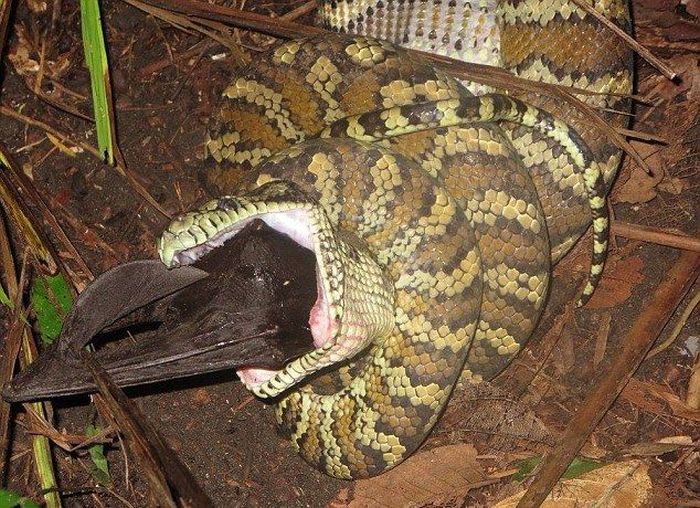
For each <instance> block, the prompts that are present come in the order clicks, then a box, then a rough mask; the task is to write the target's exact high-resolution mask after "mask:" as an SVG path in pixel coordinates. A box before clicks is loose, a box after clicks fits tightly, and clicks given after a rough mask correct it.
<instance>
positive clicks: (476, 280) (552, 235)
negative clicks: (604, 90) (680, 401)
mask: <svg viewBox="0 0 700 508" xmlns="http://www.w3.org/2000/svg"><path fill="white" fill-rule="evenodd" d="M380 3H381V2H377V5H378V4H380ZM402 3H403V2H393V3H392V2H389V4H393V5H394V6H398V5H399V4H402ZM410 3H411V4H414V2H410ZM429 3H430V2H422V3H421V4H429ZM439 3H440V2H435V4H439ZM452 3H453V2H449V4H450V5H451V4H452ZM349 4H350V2H348V5H349ZM415 4H418V2H415ZM443 4H447V2H443ZM341 5H345V7H347V6H348V5H346V4H345V3H344V2H337V5H336V7H338V8H339V7H340V6H341ZM346 13H347V11H346ZM556 16H557V14H556V13H554V15H553V17H556ZM213 123H214V128H213V129H212V131H211V137H210V139H209V141H208V142H207V147H208V150H209V152H210V154H211V155H212V157H213V158H214V160H215V162H216V164H215V167H214V168H212V170H211V171H210V173H209V174H208V179H209V183H210V185H211V186H212V187H213V188H215V189H217V190H218V191H219V192H223V193H225V194H227V195H226V196H224V197H222V198H219V199H215V200H213V201H211V202H209V203H207V204H206V205H204V206H203V207H202V208H200V209H199V210H197V211H194V212H191V213H189V214H186V215H184V216H182V217H180V218H178V219H177V220H176V221H174V222H173V223H172V224H171V225H170V226H169V227H168V229H167V231H166V232H165V233H164V234H163V237H162V239H161V245H160V251H161V257H162V259H163V260H164V262H166V263H167V264H169V265H176V264H178V263H185V262H188V260H191V258H192V256H193V254H192V253H193V252H194V251H197V250H199V251H201V249H203V248H204V249H207V248H211V247H210V246H214V247H215V246H216V245H217V244H220V243H221V241H223V237H224V236H225V235H230V234H235V231H236V230H237V229H239V228H240V227H241V226H242V224H244V223H245V222H246V221H248V220H250V219H251V218H253V217H259V218H262V219H263V220H265V221H266V222H268V223H269V224H271V225H272V226H273V227H276V228H278V229H280V230H283V231H285V232H288V233H289V234H291V235H292V237H293V238H295V239H296V240H297V241H299V243H301V244H303V245H306V246H308V247H309V248H311V249H313V250H314V252H315V253H316V258H317V272H318V281H319V288H320V290H321V291H320V294H322V295H323V298H324V301H323V302H321V303H322V304H323V305H321V307H319V308H323V309H325V311H324V312H325V314H324V313H323V312H321V313H320V314H322V315H319V313H317V314H314V312H315V311H317V309H316V306H315V308H314V310H312V316H311V319H312V327H314V323H316V326H315V328H318V329H323V331H324V340H322V341H320V342H319V344H317V346H318V348H317V349H316V350H314V351H313V352H311V353H309V354H307V355H305V356H303V357H301V358H299V359H297V360H294V361H292V362H291V363H290V364H288V365H287V366H286V367H285V368H284V369H282V370H281V371H278V372H273V373H268V375H267V376H266V377H264V378H261V379H258V378H255V377H247V376H243V375H242V376H241V378H242V380H243V381H244V383H246V385H247V386H248V388H249V389H251V390H252V391H253V392H254V393H256V394H258V395H259V396H262V397H276V396H280V399H279V401H278V406H277V416H278V421H279V423H280V425H281V427H282V429H283V430H284V431H285V432H286V433H288V434H289V435H290V437H291V438H292V441H293V443H294V444H295V446H296V447H297V448H298V449H299V450H300V452H301V454H302V455H303V456H304V457H305V458H306V459H307V460H308V461H309V462H311V463H312V464H314V465H316V466H317V467H319V468H321V469H322V470H324V471H326V472H328V473H329V474H331V475H334V476H338V477H343V478H357V477H363V476H370V475H374V474H378V473H381V472H382V471H384V470H386V469H388V468H390V467H393V466H395V465H396V464H398V463H399V462H401V461H402V460H403V459H405V458H406V457H407V456H408V455H410V453H412V452H413V450H415V449H416V448H417V447H418V446H419V445H420V443H421V442H422V441H423V439H424V438H425V436H426V435H427V433H428V432H429V431H430V429H431V428H432V426H433V425H434V424H435V422H436V421H437V418H438V417H439V415H440V413H441V411H442V409H443V408H444V405H445V404H446V402H447V400H448V398H449V395H450V393H451V391H452V389H453V387H454V385H455V384H456V382H457V380H458V379H459V378H460V376H463V377H465V378H468V379H472V380H475V381H478V380H480V379H482V378H491V377H493V375H495V374H496V373H497V372H499V371H500V370H501V369H502V368H503V367H504V366H505V365H506V364H507V363H508V362H509V361H510V359H511V358H512V357H513V355H514V354H515V353H516V352H517V351H518V350H519V349H520V347H522V345H523V344H524V343H525V341H526V340H527V339H528V338H529V336H530V334H531V332H532V329H533V327H534V326H535V324H536V322H537V320H538V318H539V315H540V313H541V310H542V305H543V303H544V300H545V298H546V293H547V289H548V282H549V276H550V264H551V260H552V259H554V260H556V259H558V257H559V255H560V254H561V252H564V251H565V250H566V249H567V248H568V247H569V246H570V245H571V244H572V242H573V241H575V239H576V238H578V236H580V235H581V233H582V231H583V230H584V229H585V227H586V226H587V225H588V224H590V222H591V217H593V218H594V233H595V234H594V236H595V246H594V247H595V253H594V264H593V267H592V275H591V278H590V279H589V286H587V288H586V290H585V293H584V297H585V296H586V295H587V294H589V293H590V291H591V290H592V284H595V282H596V280H597V278H598V277H599V275H600V269H601V268H602V261H603V259H604V254H605V241H606V237H605V235H606V232H607V219H606V216H605V201H604V195H605V183H604V181H603V178H602V175H601V169H602V170H603V171H604V172H605V173H606V174H607V173H608V172H609V171H608V169H609V168H608V167H607V166H605V165H602V164H601V162H600V161H601V153H603V152H601V151H600V150H599V149H597V148H596V147H593V150H592V151H591V149H589V147H588V146H587V141H588V140H587V139H586V141H584V140H583V139H581V137H580V136H579V135H578V133H577V132H576V130H574V129H573V128H571V127H570V126H568V125H566V124H565V123H562V122H561V121H559V120H557V119H556V118H555V117H553V116H552V115H549V114H548V113H546V112H544V111H542V110H541V109H538V108H536V107H533V106H532V105H529V104H527V103H525V102H521V101H519V100H517V99H514V98H509V97H506V96H503V95H499V94H489V95H486V96H482V97H473V96H471V94H469V93H468V92H466V89H465V88H464V87H463V86H462V85H461V84H460V83H458V82H457V81H455V80H454V79H452V78H450V77H448V76H446V75H444V74H442V73H441V72H439V71H437V70H435V69H434V68H432V67H431V66H430V65H428V64H426V63H425V62H423V61H421V60H419V59H416V58H412V57H410V56H409V55H408V54H407V53H406V52H405V51H403V50H401V49H400V48H397V47H395V46H393V45H392V44H390V43H386V42H381V41H377V40H374V39H370V38H365V37H361V36H324V37H317V38H312V39H307V40H299V41H291V42H287V43H284V44H281V45H280V46H278V47H277V48H275V49H273V50H272V51H271V52H270V53H269V54H268V55H266V56H263V57H261V58H260V59H259V60H258V61H257V62H256V63H255V64H254V65H253V66H252V67H251V68H249V69H248V70H247V71H246V72H245V73H244V74H243V75H241V76H240V77H238V78H236V79H235V80H234V81H233V83H232V84H231V86H229V87H228V88H227V89H226V91H225V92H224V101H223V104H222V107H221V110H220V113H219V117H218V118H215V119H214V122H213ZM503 125H505V126H506V127H507V128H503ZM527 136H530V138H529V139H531V140H532V143H531V144H532V146H528V144H527V143H526V140H527V139H528V138H527ZM584 139H585V138H584ZM511 140H512V141H511ZM527 150H530V152H527ZM538 150H540V151H539V152H538ZM608 162H609V161H608ZM552 196H554V198H552ZM558 198H561V199H562V200H563V201H566V202H567V204H566V205H565V208H566V209H568V210H569V211H571V210H574V211H581V210H585V213H583V212H582V213H581V214H580V216H579V217H578V218H574V219H572V218H571V217H568V216H567V214H562V213H559V212H558V211H556V210H555V209H554V208H556V203H554V201H553V200H554V199H558ZM579 208H580V209H581V210H579ZM550 220H551V223H550ZM295 235H296V236H295ZM317 305H318V304H317ZM318 323H321V325H319V324H318ZM314 337H315V338H316V335H314Z"/></svg>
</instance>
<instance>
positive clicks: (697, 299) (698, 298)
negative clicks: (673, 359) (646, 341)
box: [647, 291, 700, 409]
mask: <svg viewBox="0 0 700 508" xmlns="http://www.w3.org/2000/svg"><path fill="white" fill-rule="evenodd" d="M698 303H700V291H698V292H697V293H696V294H695V296H693V298H691V300H690V303H688V305H687V306H686V308H685V310H684V311H683V314H681V317H679V318H678V322H677V323H676V326H674V327H673V330H671V333H669V334H668V337H667V338H666V340H665V341H663V342H662V343H661V344H658V345H657V346H656V347H654V349H652V350H651V351H649V354H648V355H647V360H648V359H649V358H653V357H655V356H656V355H658V354H659V353H660V352H661V351H663V350H665V349H666V348H668V346H670V345H671V344H673V343H674V342H675V340H676V339H677V338H678V335H680V333H681V330H682V329H683V327H684V326H685V323H686V322H687V321H688V318H689V317H690V315H691V314H692V313H693V311H694V310H695V307H697V306H698ZM696 409H697V408H696Z"/></svg>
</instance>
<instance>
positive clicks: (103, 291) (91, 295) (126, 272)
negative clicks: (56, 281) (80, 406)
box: [2, 260, 208, 402]
mask: <svg viewBox="0 0 700 508" xmlns="http://www.w3.org/2000/svg"><path fill="white" fill-rule="evenodd" d="M207 275H208V274H207V272H205V271H203V270H200V269H198V268H194V267H190V266H184V267H181V268H175V269H172V270H170V269H168V268H166V267H165V265H163V264H162V263H161V262H160V261H157V260H141V261H133V262H130V263H125V264H123V265H119V266H117V267H115V268H113V269H111V270H109V271H107V272H105V273H103V274H102V275H100V276H99V277H97V279H95V281H94V282H93V283H92V284H90V286H89V287H88V288H87V289H86V290H85V291H83V293H81V294H80V296H79V297H78V299H77V301H76V302H75V305H74V306H73V309H72V310H71V312H70V313H69V314H68V317H67V318H66V320H65V322H64V324H63V330H62V331H61V336H60V337H59V338H58V340H57V341H56V343H55V344H54V345H53V346H51V347H50V348H49V349H48V350H47V351H45V352H44V353H43V354H42V355H41V356H40V357H39V359H38V360H37V361H35V362H34V363H33V364H32V365H30V366H29V368H28V369H27V370H25V371H24V372H22V373H20V374H19V375H18V376H17V377H16V378H15V379H14V380H13V381H12V382H11V383H9V384H7V385H5V387H4V388H3V392H2V396H3V398H4V399H5V400H7V401H8V402H20V401H26V400H36V399H40V398H47V397H52V396H58V395H70V394H75V393H83V392H86V391H89V389H90V387H92V386H93V383H92V376H91V375H90V373H89V372H88V371H87V370H86V369H85V367H84V366H83V364H82V362H80V361H79V360H78V356H77V354H76V353H75V352H76V351H78V350H79V349H80V348H83V347H84V346H85V345H86V344H87V343H88V342H90V340H92V338H93V337H95V335H97V334H98V333H99V332H100V331H102V330H103V329H104V328H105V327H107V326H109V325H110V324H112V323H114V322H115V321H117V320H118V319H120V318H122V317H124V316H126V315H128V314H129V313H131V312H133V311H134V310H136V309H139V308H141V307H144V306H145V305H148V304H150V303H153V302H155V301H157V300H160V299H162V298H165V297H167V296H169V295H171V294H173V293H175V292H177V291H179V290H181V289H183V288H185V287H187V286H189V285H190V284H193V283H194V282H196V281H198V280H200V279H203V278H204V277H206V276H207Z"/></svg>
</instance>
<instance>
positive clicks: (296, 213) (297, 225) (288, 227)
mask: <svg viewBox="0 0 700 508" xmlns="http://www.w3.org/2000/svg"><path fill="white" fill-rule="evenodd" d="M253 219H261V220H262V221H264V222H265V223H266V224H267V225H268V226H270V227H271V228H273V229H275V230H276V231H279V232H280V233H284V234H286V235H287V236H289V237H290V238H291V239H292V240H294V241H295V242H296V243H298V244H299V245H301V246H302V247H305V248H307V249H309V250H311V251H314V252H315V249H314V243H313V237H312V235H311V227H310V225H309V221H308V216H307V214H306V212H305V211H303V210H291V211H288V212H272V213H267V214H261V215H259V216H253V217H250V218H249V219H246V220H244V221H241V222H240V223H238V224H236V225H235V227H233V228H231V229H228V230H225V231H222V232H221V233H219V234H217V235H215V236H214V237H213V238H211V239H210V240H209V241H208V242H207V243H206V244H203V245H200V246H198V247H195V248H193V249H189V250H187V251H183V252H181V253H179V254H178V255H177V257H176V262H177V263H178V264H190V263H192V262H193V261H195V260H196V259H198V258H199V257H201V256H203V255H204V254H206V253H207V252H209V251H211V250H212V249H215V248H216V247H219V246H221V245H223V244H224V242H226V240H228V239H230V238H232V237H233V236H235V235H236V233H238V231H240V230H241V229H243V228H244V227H245V226H246V225H247V224H248V223H249V222H250V221H252V220H253ZM315 254H316V255H318V254H317V253H315ZM281 260H283V258H281ZM316 287H317V292H318V297H317V299H316V302H315V303H314V305H313V307H312V308H311V311H310V312H309V327H310V328H311V335H312V336H313V339H314V346H315V347H316V348H320V347H322V346H323V345H325V344H326V343H327V342H328V341H329V340H330V338H331V336H332V334H333V329H334V323H332V321H331V316H330V308H329V306H328V301H327V298H326V294H325V290H324V288H323V284H322V283H321V278H320V276H319V273H318V264H317V265H316ZM276 372H277V371H275V370H269V369H261V368H255V367H243V368H239V369H237V370H236V373H237V374H238V377H239V378H240V379H241V381H243V383H245V384H246V385H247V386H257V385H260V384H262V383H264V382H265V381H268V380H269V379H271V378H272V377H273V376H274V375H275V373H276Z"/></svg>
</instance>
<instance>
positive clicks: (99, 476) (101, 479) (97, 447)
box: [85, 424, 112, 486]
mask: <svg viewBox="0 0 700 508" xmlns="http://www.w3.org/2000/svg"><path fill="white" fill-rule="evenodd" d="M85 433H86V434H87V435H88V436H90V437H92V436H96V435H97V434H99V433H100V430H99V429H98V428H97V427H95V426H94V425H92V424H90V425H88V426H87V428H86V429H85ZM88 452H89V453H90V458H91V459H92V464H93V467H92V471H91V473H92V477H93V478H94V479H95V480H96V481H97V483H99V484H100V485H105V486H109V485H111V484H112V477H111V476H110V474H109V464H108V463H107V457H105V446H104V445H103V444H94V445H92V446H90V447H89V448H88Z"/></svg>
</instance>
